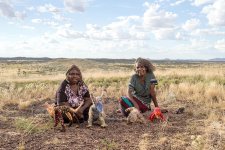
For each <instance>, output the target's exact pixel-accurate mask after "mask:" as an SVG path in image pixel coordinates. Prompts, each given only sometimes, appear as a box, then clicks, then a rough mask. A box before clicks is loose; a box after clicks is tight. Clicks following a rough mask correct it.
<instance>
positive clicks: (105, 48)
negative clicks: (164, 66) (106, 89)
mask: <svg viewBox="0 0 225 150" xmlns="http://www.w3.org/2000/svg"><path fill="white" fill-rule="evenodd" d="M224 8H225V1H224V0H0V33H1V34H0V57H18V56H24V57H51V58H58V57H66V58H137V57H144V58H150V59H164V58H170V59H211V58H221V57H225V19H224V18H225V9H224Z"/></svg>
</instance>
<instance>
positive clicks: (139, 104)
mask: <svg viewBox="0 0 225 150" xmlns="http://www.w3.org/2000/svg"><path fill="white" fill-rule="evenodd" d="M123 98H126V99H127V100H129V101H130V103H131V104H132V105H133V103H132V102H131V100H130V99H129V98H128V97H123ZM123 98H120V99H119V102H120V104H121V105H122V106H123V107H124V108H125V109H127V108H129V105H128V104H127V103H126V102H125V101H124V100H123ZM134 100H135V102H136V103H137V105H138V106H139V110H140V111H141V112H142V113H144V112H146V111H148V109H149V108H148V107H147V106H146V105H145V104H143V103H142V102H141V101H140V100H138V99H137V98H135V97H134Z"/></svg>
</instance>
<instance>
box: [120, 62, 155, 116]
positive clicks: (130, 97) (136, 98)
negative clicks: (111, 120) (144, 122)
mask: <svg viewBox="0 0 225 150" xmlns="http://www.w3.org/2000/svg"><path fill="white" fill-rule="evenodd" d="M134 70H135V74H133V75H132V76H131V79H130V82H129V85H128V92H127V96H122V97H121V98H120V99H119V102H120V106H121V111H122V113H123V114H124V115H125V116H128V113H126V112H125V109H126V108H128V107H136V108H137V109H138V110H140V112H142V113H144V112H146V111H147V110H150V109H151V107H150V104H151V101H153V103H154V105H155V107H158V102H157V99H156V93H155V85H157V80H156V78H155V75H154V74H153V71H154V70H155V67H154V66H153V65H152V63H151V62H150V61H149V60H147V59H143V58H137V59H136V61H135V64H134Z"/></svg>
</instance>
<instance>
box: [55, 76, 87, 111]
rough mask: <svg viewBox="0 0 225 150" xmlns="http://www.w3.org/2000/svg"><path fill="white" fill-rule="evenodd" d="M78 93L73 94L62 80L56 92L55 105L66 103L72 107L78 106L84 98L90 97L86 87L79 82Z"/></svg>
mask: <svg viewBox="0 0 225 150" xmlns="http://www.w3.org/2000/svg"><path fill="white" fill-rule="evenodd" d="M78 85H79V88H78V92H77V93H75V92H74V91H73V90H72V89H71V87H70V84H69V82H68V81H67V80H64V81H63V82H62V83H61V85H60V87H59V89H58V90H57V92H56V105H60V103H63V102H68V103H69V104H70V105H71V106H72V107H77V106H80V104H81V103H82V102H83V101H84V98H85V97H90V94H89V90H88V87H87V86H86V85H85V84H84V82H80V83H79V84H78Z"/></svg>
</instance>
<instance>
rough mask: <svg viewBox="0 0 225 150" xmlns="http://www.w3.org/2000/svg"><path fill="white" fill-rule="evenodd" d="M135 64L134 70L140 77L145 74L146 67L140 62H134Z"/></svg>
mask: <svg viewBox="0 0 225 150" xmlns="http://www.w3.org/2000/svg"><path fill="white" fill-rule="evenodd" d="M135 66H136V72H137V74H138V75H139V76H140V77H142V76H145V75H146V68H145V66H144V65H142V64H141V63H136V64H135Z"/></svg>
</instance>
